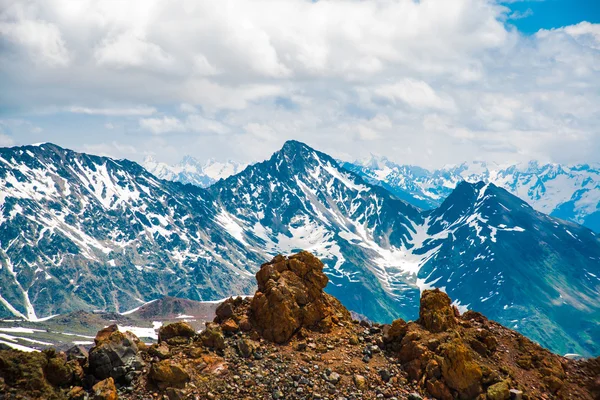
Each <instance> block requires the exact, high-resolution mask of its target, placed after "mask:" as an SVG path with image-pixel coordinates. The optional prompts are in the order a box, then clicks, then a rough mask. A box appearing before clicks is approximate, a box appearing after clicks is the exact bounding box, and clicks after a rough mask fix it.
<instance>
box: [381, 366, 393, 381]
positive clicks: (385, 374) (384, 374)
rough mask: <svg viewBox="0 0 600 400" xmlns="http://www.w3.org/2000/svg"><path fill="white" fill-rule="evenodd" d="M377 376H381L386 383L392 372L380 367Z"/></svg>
mask: <svg viewBox="0 0 600 400" xmlns="http://www.w3.org/2000/svg"><path fill="white" fill-rule="evenodd" d="M379 376H380V377H381V380H382V381H384V382H386V383H387V382H389V381H390V379H391V378H392V374H391V373H390V371H388V370H387V369H382V370H381V371H379Z"/></svg>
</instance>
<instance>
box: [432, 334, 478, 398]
mask: <svg viewBox="0 0 600 400" xmlns="http://www.w3.org/2000/svg"><path fill="white" fill-rule="evenodd" d="M441 355H442V376H443V378H444V381H445V382H446V384H447V385H448V386H449V387H450V388H452V389H454V390H456V391H457V392H458V393H459V396H460V398H463V399H472V398H475V397H477V395H478V394H479V393H481V391H482V389H481V377H482V372H481V367H480V366H479V365H478V364H477V363H476V362H474V361H473V358H472V356H471V353H470V352H469V349H468V348H467V347H466V346H465V345H464V343H463V342H462V341H461V340H460V339H454V340H452V341H451V342H449V343H446V344H444V345H442V346H441Z"/></svg>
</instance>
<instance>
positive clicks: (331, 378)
mask: <svg viewBox="0 0 600 400" xmlns="http://www.w3.org/2000/svg"><path fill="white" fill-rule="evenodd" d="M340 379H341V376H340V374H338V373H337V372H332V373H331V374H329V376H328V377H327V380H328V381H329V382H331V383H334V384H336V383H338V382H339V381H340Z"/></svg>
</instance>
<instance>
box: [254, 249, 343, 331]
mask: <svg viewBox="0 0 600 400" xmlns="http://www.w3.org/2000/svg"><path fill="white" fill-rule="evenodd" d="M256 280H257V282H258V291H257V292H256V294H255V295H254V297H253V299H252V303H251V318H252V322H253V325H254V326H255V327H256V329H257V330H258V331H259V332H260V334H261V335H262V337H264V338H265V339H267V340H270V341H273V342H276V343H285V342H287V341H288V340H289V339H290V338H291V337H292V335H293V334H294V333H295V332H296V331H298V330H299V329H300V328H307V329H311V330H320V331H328V330H330V329H331V327H332V325H333V324H334V323H337V322H339V321H342V320H347V321H350V320H351V317H350V313H349V312H348V310H346V308H344V307H343V306H342V305H341V303H340V302H339V301H338V300H337V299H335V298H334V297H332V296H330V295H328V294H326V293H324V292H323V289H324V288H325V286H326V285H327V281H328V279H327V276H326V275H325V274H324V273H323V263H322V262H321V261H320V260H319V259H318V258H316V257H315V256H313V255H312V254H310V253H308V252H305V251H302V252H300V253H298V254H295V255H292V256H290V257H284V256H282V255H278V256H276V257H275V258H273V260H272V261H271V262H269V263H266V264H263V265H262V266H261V268H260V270H259V271H258V273H257V274H256Z"/></svg>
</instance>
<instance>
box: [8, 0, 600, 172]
mask: <svg viewBox="0 0 600 400" xmlns="http://www.w3.org/2000/svg"><path fill="white" fill-rule="evenodd" d="M597 3H598V2H597V1H590V0H588V1H583V0H573V1H564V0H546V1H511V2H502V3H496V2H494V1H492V0H420V1H418V2H417V1H414V0H395V1H383V0H370V1H357V0H336V1H325V0H321V1H319V2H311V1H308V0H281V1H276V2H274V1H271V0H252V1H250V0H223V1H221V2H218V3H215V2H214V1H211V0H198V1H194V2H186V1H184V0H172V1H166V0H131V1H128V2H114V1H110V0H80V1H77V2H66V3H65V2H64V1H63V0H30V1H28V2H26V3H25V2H14V1H10V0H0V10H2V11H0V146H11V145H21V144H29V143H37V142H43V141H51V142H55V143H57V144H59V145H62V146H65V147H70V148H73V149H75V150H79V151H86V152H92V153H97V154H103V155H109V156H113V157H117V158H129V159H133V160H136V161H142V160H143V159H144V157H146V156H148V155H153V156H155V158H156V159H158V160H159V161H165V162H169V163H175V162H177V161H178V160H180V159H181V158H182V157H183V156H184V155H186V154H190V155H193V156H195V157H196V158H199V159H206V158H216V159H218V160H225V159H233V160H236V161H240V162H251V161H256V160H260V159H264V158H267V157H268V156H269V155H270V154H271V153H272V152H274V151H276V150H277V149H278V148H279V147H280V146H281V145H282V144H283V142H284V141H285V140H288V139H296V140H301V141H304V142H306V143H308V144H309V145H312V146H314V147H316V148H318V149H320V150H322V151H325V152H327V153H329V154H331V155H333V156H334V157H338V158H342V159H347V160H353V159H358V158H363V157H367V156H369V154H370V153H375V154H380V155H385V156H387V157H388V158H390V159H391V160H394V161H396V162H399V163H409V164H416V165H420V166H424V167H431V168H433V167H439V166H442V165H444V164H447V163H459V162H462V161H472V160H485V161H495V162H499V163H506V162H527V161H529V160H532V159H536V160H540V161H542V162H548V161H551V162H562V163H583V162H600V114H599V113H598V112H597V110H598V108H599V105H600V21H599V11H598V9H599V6H598V5H597ZM215 4H216V5H215ZM515 27H516V28H515Z"/></svg>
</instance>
